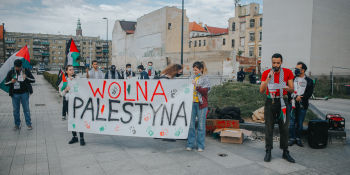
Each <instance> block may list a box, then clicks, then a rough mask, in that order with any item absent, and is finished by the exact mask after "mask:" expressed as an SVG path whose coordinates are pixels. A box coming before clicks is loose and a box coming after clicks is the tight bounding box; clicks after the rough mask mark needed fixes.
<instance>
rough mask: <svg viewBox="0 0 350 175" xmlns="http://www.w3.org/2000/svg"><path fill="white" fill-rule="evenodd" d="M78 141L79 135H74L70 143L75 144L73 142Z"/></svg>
mask: <svg viewBox="0 0 350 175" xmlns="http://www.w3.org/2000/svg"><path fill="white" fill-rule="evenodd" d="M77 142H78V137H73V138H72V139H71V140H70V141H69V142H68V144H73V143H77Z"/></svg>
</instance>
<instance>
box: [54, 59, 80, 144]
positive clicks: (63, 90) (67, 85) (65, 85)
mask: <svg viewBox="0 0 350 175" xmlns="http://www.w3.org/2000/svg"><path fill="white" fill-rule="evenodd" d="M66 75H67V77H66ZM76 78H78V77H77V76H75V75H74V68H73V66H72V65H67V66H66V74H65V73H62V82H61V84H60V85H59V89H58V90H59V92H60V94H61V96H63V97H64V98H65V99H66V103H64V104H63V105H64V106H63V108H66V109H67V113H68V99H69V95H70V93H69V91H70V89H71V87H72V86H73V81H74V79H76ZM65 106H66V107H65ZM72 135H73V137H72V139H71V140H70V141H69V142H68V144H73V143H76V142H78V141H79V140H78V137H77V132H76V131H72ZM79 136H80V145H81V146H84V145H85V140H84V133H83V132H80V133H79Z"/></svg>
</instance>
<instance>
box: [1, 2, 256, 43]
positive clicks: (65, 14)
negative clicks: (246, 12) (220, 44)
mask: <svg viewBox="0 0 350 175" xmlns="http://www.w3.org/2000/svg"><path fill="white" fill-rule="evenodd" d="M250 2H257V3H260V4H261V8H262V0H242V2H241V4H248V3H250ZM164 6H176V7H178V8H181V0H0V23H5V29H6V30H7V31H8V32H24V33H49V34H65V35H75V29H76V24H77V20H78V18H80V20H81V23H82V29H83V35H84V36H100V37H101V38H103V39H105V38H106V20H103V19H102V18H103V17H107V18H108V20H109V24H108V25H109V29H108V30H109V32H108V38H109V39H111V36H112V29H113V25H114V21H115V20H117V19H119V20H121V19H124V20H130V21H136V19H137V18H139V17H140V16H142V15H144V14H147V13H150V12H152V11H154V10H157V9H159V8H162V7H164ZM185 9H186V10H187V16H188V17H189V20H190V21H197V22H198V21H202V22H203V23H204V24H208V25H210V26H217V27H228V26H227V25H228V24H227V20H228V19H229V18H230V17H233V16H234V0H185Z"/></svg>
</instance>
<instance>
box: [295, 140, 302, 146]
mask: <svg viewBox="0 0 350 175" xmlns="http://www.w3.org/2000/svg"><path fill="white" fill-rule="evenodd" d="M296 143H297V145H298V146H300V147H304V145H303V142H302V141H301V139H297V141H296Z"/></svg>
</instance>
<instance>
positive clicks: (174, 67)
mask: <svg viewBox="0 0 350 175" xmlns="http://www.w3.org/2000/svg"><path fill="white" fill-rule="evenodd" d="M179 70H182V66H181V64H170V65H169V66H168V67H166V68H165V69H164V70H163V71H162V72H161V74H162V75H168V76H170V77H175V75H176V74H177V73H178V72H179Z"/></svg>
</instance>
